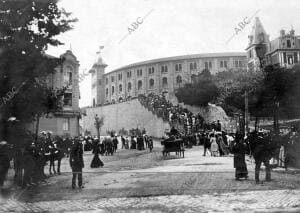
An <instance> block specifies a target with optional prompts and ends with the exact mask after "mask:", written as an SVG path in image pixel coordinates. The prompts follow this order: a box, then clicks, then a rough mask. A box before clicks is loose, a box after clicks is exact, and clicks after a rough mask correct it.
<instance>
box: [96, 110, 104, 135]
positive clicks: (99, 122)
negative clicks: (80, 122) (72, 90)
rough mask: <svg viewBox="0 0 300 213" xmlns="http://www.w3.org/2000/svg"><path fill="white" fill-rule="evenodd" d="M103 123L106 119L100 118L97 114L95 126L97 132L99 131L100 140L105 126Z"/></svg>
mask: <svg viewBox="0 0 300 213" xmlns="http://www.w3.org/2000/svg"><path fill="white" fill-rule="evenodd" d="M103 121H104V117H101V118H99V117H98V115H97V114H96V116H95V123H94V125H95V127H96V130H97V137H98V139H100V129H101V127H102V126H103V124H104V122H103Z"/></svg>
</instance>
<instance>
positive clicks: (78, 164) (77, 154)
mask: <svg viewBox="0 0 300 213" xmlns="http://www.w3.org/2000/svg"><path fill="white" fill-rule="evenodd" d="M70 166H71V168H72V173H73V178H72V188H73V189H75V186H76V177H78V187H79V188H83V186H82V168H84V162H83V149H82V144H81V143H80V141H79V139H78V138H76V139H75V141H74V144H73V146H72V148H71V152H70Z"/></svg>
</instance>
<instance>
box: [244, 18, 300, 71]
mask: <svg viewBox="0 0 300 213" xmlns="http://www.w3.org/2000/svg"><path fill="white" fill-rule="evenodd" d="M248 38H249V44H248V47H247V48H246V51H247V61H248V68H249V69H254V70H258V69H260V68H261V67H262V66H263V65H270V64H273V65H279V66H281V67H286V68H290V67H292V66H294V65H295V64H296V63H299V62H300V36H296V35H295V31H294V30H293V29H292V30H291V31H290V32H289V33H285V31H284V30H281V31H280V36H279V37H278V38H276V39H274V40H272V41H270V40H269V35H267V34H266V32H265V29H264V27H263V26H262V23H261V22H260V20H259V18H258V17H256V18H255V22H254V25H253V27H252V31H251V34H250V35H249V36H248Z"/></svg>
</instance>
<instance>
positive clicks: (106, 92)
mask: <svg viewBox="0 0 300 213" xmlns="http://www.w3.org/2000/svg"><path fill="white" fill-rule="evenodd" d="M105 94H106V97H107V96H108V88H106V91H105Z"/></svg>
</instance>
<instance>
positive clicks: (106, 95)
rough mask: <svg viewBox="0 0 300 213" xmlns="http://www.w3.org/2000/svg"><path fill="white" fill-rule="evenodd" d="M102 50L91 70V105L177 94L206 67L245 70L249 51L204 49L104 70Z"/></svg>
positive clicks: (213, 69)
mask: <svg viewBox="0 0 300 213" xmlns="http://www.w3.org/2000/svg"><path fill="white" fill-rule="evenodd" d="M106 66H107V65H106V64H105V63H104V62H103V59H102V58H101V56H100V54H99V53H98V59H97V61H96V62H95V63H94V65H93V66H92V68H91V69H90V70H89V73H91V76H92V106H99V105H103V104H105V103H112V102H120V101H122V100H125V99H127V98H132V97H137V96H138V95H139V94H149V93H165V94H166V95H168V96H169V97H174V93H175V90H176V89H177V88H179V87H181V86H183V85H184V84H185V83H188V82H191V79H192V76H193V75H197V74H199V73H200V72H202V71H203V70H204V69H208V70H210V72H211V73H212V74H215V73H217V72H220V71H225V70H230V69H233V70H246V67H247V61H246V54H245V53H241V52H232V53H205V54H194V55H184V56H175V57H168V58H159V59H153V60H149V61H143V62H138V63H134V64H130V65H127V66H124V67H121V68H119V69H116V70H113V71H111V72H109V73H105V68H106Z"/></svg>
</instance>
